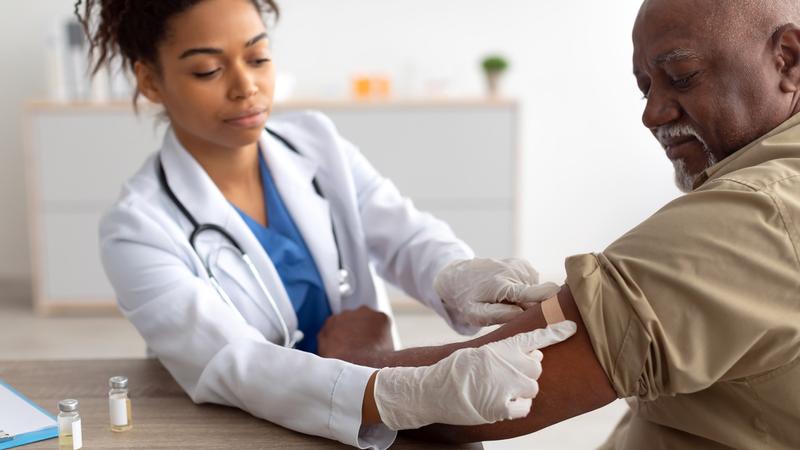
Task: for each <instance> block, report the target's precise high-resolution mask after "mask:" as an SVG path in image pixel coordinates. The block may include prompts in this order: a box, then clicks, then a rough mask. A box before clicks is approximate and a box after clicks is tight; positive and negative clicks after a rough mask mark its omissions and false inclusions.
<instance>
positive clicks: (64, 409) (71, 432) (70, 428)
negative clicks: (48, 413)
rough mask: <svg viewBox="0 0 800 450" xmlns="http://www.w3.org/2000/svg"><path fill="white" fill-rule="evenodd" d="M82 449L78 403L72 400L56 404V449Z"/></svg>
mask: <svg viewBox="0 0 800 450" xmlns="http://www.w3.org/2000/svg"><path fill="white" fill-rule="evenodd" d="M81 448H83V434H82V433H81V415H80V414H78V401H77V400H73V399H67V400H61V401H60V402H58V449H59V450H78V449H81Z"/></svg>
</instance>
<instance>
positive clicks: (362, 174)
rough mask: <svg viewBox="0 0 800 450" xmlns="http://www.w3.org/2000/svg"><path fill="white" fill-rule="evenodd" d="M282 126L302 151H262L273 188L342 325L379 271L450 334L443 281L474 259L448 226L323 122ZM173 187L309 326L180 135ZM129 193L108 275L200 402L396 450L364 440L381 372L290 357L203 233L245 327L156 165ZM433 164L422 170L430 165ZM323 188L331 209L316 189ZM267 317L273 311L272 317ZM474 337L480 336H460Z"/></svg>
mask: <svg viewBox="0 0 800 450" xmlns="http://www.w3.org/2000/svg"><path fill="white" fill-rule="evenodd" d="M268 126H269V127H270V128H272V129H273V130H274V131H276V132H277V133H278V134H280V135H281V136H283V137H284V138H286V139H287V140H288V141H289V142H290V143H292V144H293V145H294V146H295V147H296V148H297V149H298V151H299V152H300V154H299V155H298V154H297V153H294V152H292V151H291V150H289V149H288V148H287V147H286V146H285V145H284V144H282V143H281V142H280V141H279V140H277V139H275V138H274V137H272V136H270V135H269V134H268V133H266V132H264V133H263V135H262V137H261V141H260V143H261V148H262V149H263V151H264V156H265V158H266V161H267V165H268V166H269V167H270V170H271V172H272V175H273V178H274V180H275V184H276V186H277V188H278V191H279V192H280V194H281V198H282V200H283V201H284V203H285V204H286V207H287V209H288V211H289V212H290V214H291V216H292V218H293V219H294V221H295V223H296V224H297V227H298V229H299V230H300V232H301V234H302V236H303V238H304V239H305V241H306V244H307V245H308V248H309V250H310V252H311V254H312V256H313V258H314V261H315V262H316V264H317V267H318V268H319V270H320V274H321V276H322V280H323V282H324V284H325V291H326V293H327V295H328V299H329V301H330V306H331V309H332V311H333V313H334V314H336V313H339V312H341V311H343V310H350V309H355V308H357V307H359V306H361V305H367V306H370V307H373V308H380V309H382V310H384V311H385V312H387V313H389V314H391V311H389V310H388V305H379V302H378V295H377V293H376V288H375V284H374V281H373V278H372V272H371V267H372V265H374V268H375V269H376V270H377V272H378V274H380V275H381V277H382V278H384V279H386V280H387V281H389V282H391V283H393V284H395V285H397V286H399V287H401V288H402V289H404V290H405V292H407V293H408V294H409V295H411V296H412V297H414V298H417V299H420V300H421V301H422V302H424V303H426V304H427V305H428V306H430V307H431V308H432V309H434V310H435V311H436V312H437V313H438V314H439V315H441V316H442V317H444V318H445V320H447V321H448V323H451V324H452V322H451V321H450V319H449V318H448V316H447V313H446V312H445V310H444V308H443V306H442V304H441V301H440V300H439V299H438V297H437V296H436V294H435V292H434V290H433V279H434V277H435V276H436V274H437V273H438V271H439V270H440V269H441V268H442V267H444V266H445V265H446V264H447V263H449V262H450V261H452V260H454V259H459V258H470V257H472V256H473V253H472V251H471V250H470V249H469V247H467V246H466V245H465V244H464V243H463V242H461V241H459V240H458V239H457V238H456V237H455V235H454V234H453V232H452V231H451V230H450V228H449V227H448V226H447V225H446V224H444V223H443V222H440V221H438V220H437V219H435V218H434V217H432V216H431V215H428V214H425V213H422V212H419V211H417V210H416V209H415V208H414V206H413V205H412V203H411V202H410V201H409V200H408V199H406V198H403V197H402V196H401V195H400V193H399V192H398V190H397V188H395V186H394V185H393V184H392V182H391V181H389V180H387V179H385V178H383V177H381V175H380V174H379V173H378V172H377V171H376V170H375V169H374V168H373V167H372V165H370V163H369V162H368V161H367V160H366V159H365V158H364V156H362V154H361V153H360V152H359V151H358V150H357V149H356V148H355V147H354V146H353V145H352V144H350V143H349V142H347V141H346V140H344V139H343V138H342V137H341V136H340V135H339V134H338V132H337V131H336V129H335V127H334V126H333V124H332V123H331V122H330V120H328V119H327V118H326V117H325V116H323V115H321V114H319V113H297V114H291V115H285V116H283V117H282V118H275V119H272V120H271V121H270V123H269V124H268ZM158 154H160V156H161V159H162V161H163V166H164V170H165V172H166V176H167V179H168V181H169V184H170V186H171V188H172V190H173V191H174V193H175V195H176V196H177V197H178V199H179V200H180V201H181V202H182V203H183V204H184V205H185V206H186V208H187V209H188V210H189V212H190V213H191V214H192V215H193V216H194V217H195V218H196V219H197V220H198V222H200V223H213V224H217V225H220V226H222V227H224V228H225V229H226V230H228V232H229V233H231V235H232V236H234V238H235V239H237V240H238V241H239V243H240V244H241V245H242V247H243V249H244V251H245V252H246V253H248V254H249V255H250V257H251V258H252V260H253V262H254V264H255V266H256V268H257V270H258V271H259V273H260V274H261V276H262V278H263V279H264V281H265V283H266V285H267V288H268V290H269V291H270V292H271V293H272V295H273V297H274V298H275V300H276V302H277V304H278V308H279V309H280V311H281V313H282V314H283V317H284V318H285V320H286V322H287V325H288V327H289V330H290V332H293V331H294V330H296V329H297V317H296V315H295V313H294V310H293V308H292V304H291V303H290V301H289V299H288V297H287V294H286V291H285V289H284V287H283V285H282V283H281V280H280V278H279V276H278V273H277V272H276V270H275V267H274V266H273V265H272V262H271V261H270V259H269V257H268V255H267V254H266V252H265V251H264V249H263V248H262V246H261V245H260V244H259V242H258V240H257V239H256V238H255V236H254V235H253V234H252V233H251V232H250V230H249V229H248V227H247V225H246V224H245V222H244V221H243V220H242V219H241V217H240V216H239V214H238V213H237V211H236V210H235V209H234V208H233V207H232V206H231V205H230V203H228V201H227V200H225V198H224V197H223V195H222V193H221V192H220V191H219V189H217V187H216V186H215V185H214V183H213V182H212V181H211V179H210V178H209V177H208V175H207V174H206V172H205V171H204V170H203V169H202V167H201V166H200V165H199V164H198V163H197V162H196V161H195V160H194V158H193V157H192V156H191V155H190V154H189V153H188V152H187V151H186V150H185V149H184V148H183V147H182V146H181V144H180V143H179V142H178V140H177V139H176V137H175V135H174V133H173V132H172V131H171V130H168V131H167V133H166V136H165V138H164V144H163V147H162V148H161V150H160V152H158ZM158 154H156V155H153V156H151V157H150V158H149V159H148V160H147V161H146V163H145V164H144V167H142V168H141V169H140V171H139V172H138V173H137V174H136V175H135V176H134V177H133V178H132V179H131V180H130V181H128V182H127V183H126V184H125V186H124V188H123V191H122V194H121V198H120V199H119V200H118V201H117V203H116V204H115V205H114V207H113V208H112V209H111V210H110V211H109V212H108V213H107V214H106V215H105V216H104V217H103V219H102V221H101V224H100V247H101V254H102V255H101V256H102V260H103V265H104V268H105V270H106V273H107V275H108V278H109V279H110V281H111V284H112V285H113V287H114V290H115V291H116V294H117V298H118V302H119V307H120V309H121V311H122V312H123V313H124V315H125V316H126V317H127V318H128V319H129V320H130V321H131V322H132V323H133V325H134V326H135V327H136V328H137V329H138V331H139V333H141V335H142V336H143V337H144V339H145V341H146V342H147V345H148V350H149V351H150V352H151V353H152V354H155V355H156V356H157V357H158V358H159V359H160V360H161V362H162V363H163V364H164V366H165V367H166V368H167V370H169V372H170V373H171V374H172V375H173V377H175V379H176V380H177V382H178V383H179V384H180V385H181V387H182V388H183V389H184V390H185V391H186V392H187V393H188V395H189V396H190V397H191V398H192V400H193V401H194V402H196V403H204V402H210V403H217V404H222V405H229V406H235V407H237V408H241V409H243V410H245V411H248V412H249V413H251V414H253V415H255V416H257V417H260V418H263V419H266V420H268V421H270V422H273V423H276V424H279V425H281V426H284V427H286V428H290V429H292V430H296V431H299V432H302V433H307V434H312V435H317V436H322V437H326V438H329V439H335V440H338V441H340V442H343V443H345V444H349V445H352V446H356V447H360V448H387V447H388V446H389V445H391V443H392V441H393V440H394V437H395V433H393V432H392V431H391V430H389V429H388V428H386V427H384V426H375V427H364V428H363V429H362V428H361V426H360V424H361V404H362V397H363V393H364V389H365V387H366V384H367V381H368V379H369V377H370V376H371V374H372V372H373V369H370V368H366V367H361V366H357V365H353V364H349V363H346V362H343V361H339V360H333V359H324V358H320V357H318V356H316V355H312V354H309V353H305V352H302V351H299V350H292V349H287V348H284V347H282V346H281V345H280V344H276V343H280V342H282V339H283V335H282V333H281V331H280V328H279V327H278V325H277V322H276V321H275V320H274V318H273V317H269V316H265V315H264V314H263V313H262V312H261V310H260V309H258V308H256V307H255V306H254V303H253V302H266V299H264V298H262V297H263V294H261V293H260V292H261V291H260V290H259V289H258V287H257V285H256V281H255V280H254V278H253V277H252V275H251V274H250V273H249V272H248V270H247V269H246V266H245V265H244V264H243V263H242V262H241V260H240V259H239V257H238V255H237V254H236V253H234V252H233V251H229V249H226V248H224V247H226V246H227V242H226V241H224V239H223V238H222V237H221V236H220V235H219V234H218V233H214V232H206V233H203V234H202V235H201V237H200V239H199V240H198V247H199V250H200V254H201V255H203V258H208V260H209V262H210V265H211V267H212V269H213V270H214V272H215V274H216V275H217V277H218V278H219V280H220V283H221V284H222V285H223V287H224V288H225V290H226V291H227V293H228V294H229V295H230V296H231V297H232V299H233V301H234V303H235V304H236V306H237V308H238V309H239V311H240V312H241V314H242V316H243V317H244V318H245V319H246V322H243V321H242V320H241V317H238V316H237V315H236V314H235V312H234V311H233V310H232V309H231V308H229V307H228V306H227V305H226V304H225V303H224V302H223V301H222V300H221V298H220V297H219V295H218V294H217V292H216V291H215V290H214V289H213V287H212V286H211V285H210V284H209V281H208V276H207V275H206V271H205V269H204V268H203V264H202V263H201V260H200V259H199V257H198V256H197V254H195V252H194V251H193V250H192V248H191V246H190V244H189V241H188V234H189V233H190V231H191V229H192V226H191V224H190V223H189V221H188V220H187V219H186V218H185V217H184V216H183V215H182V214H181V213H180V211H179V210H178V208H177V207H176V205H175V204H174V203H173V202H172V201H170V199H169V198H168V196H167V194H166V192H165V190H164V189H162V188H161V186H160V184H159V181H158V178H157V171H156V161H157V155H158ZM420 164H424V161H420ZM314 177H316V179H317V181H318V183H319V185H320V188H321V190H322V192H323V194H324V196H325V198H322V197H320V196H319V195H318V194H317V193H316V192H315V190H314V188H313V186H312V179H313V178H314ZM331 213H332V217H333V220H334V222H335V224H336V230H337V233H338V239H339V242H340V245H341V251H342V258H343V260H344V262H345V265H346V266H347V267H348V268H349V269H350V271H351V273H352V274H353V277H352V278H353V280H354V282H355V283H354V284H355V285H354V289H355V291H354V293H353V295H351V296H349V297H346V298H341V296H340V295H339V290H338V281H337V270H338V262H337V250H336V246H335V244H334V239H333V234H332V232H331ZM265 309H266V310H269V307H268V305H267V308H265ZM461 331H466V332H469V331H474V330H461Z"/></svg>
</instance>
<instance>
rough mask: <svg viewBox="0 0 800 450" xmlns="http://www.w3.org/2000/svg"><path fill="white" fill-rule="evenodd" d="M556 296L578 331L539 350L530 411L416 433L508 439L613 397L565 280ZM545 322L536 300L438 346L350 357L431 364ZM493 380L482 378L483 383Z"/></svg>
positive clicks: (361, 361)
mask: <svg viewBox="0 0 800 450" xmlns="http://www.w3.org/2000/svg"><path fill="white" fill-rule="evenodd" d="M558 298H559V303H560V305H561V309H562V310H563V312H564V316H565V317H566V318H567V319H568V320H572V321H574V322H575V323H576V324H578V332H577V333H576V334H575V336H573V337H571V338H570V339H567V340H566V341H565V342H562V343H560V344H557V345H554V346H552V347H548V348H545V349H544V350H543V353H544V355H545V357H544V361H543V363H542V364H543V366H544V372H543V373H542V376H541V378H540V379H539V385H540V391H539V395H538V396H537V397H536V399H535V400H534V402H533V408H532V409H531V413H530V414H529V415H528V417H526V418H524V419H519V420H513V421H504V422H498V423H495V424H491V425H482V426H475V427H457V426H446V425H434V426H431V427H426V428H424V429H422V430H420V431H418V432H417V433H420V434H423V435H424V436H425V437H426V438H432V439H439V440H446V441H452V442H472V441H483V440H493V439H506V438H510V437H514V436H520V435H524V434H528V433H532V432H534V431H537V430H540V429H542V428H545V427H547V426H549V425H552V424H554V423H558V422H561V421H563V420H566V419H568V418H571V417H575V416H577V415H580V414H583V413H585V412H589V411H592V410H594V409H597V408H599V407H601V406H604V405H606V404H608V403H610V402H612V401H613V400H615V399H616V398H617V395H616V392H615V391H614V389H613V387H612V386H611V384H610V382H609V381H608V378H607V376H606V374H605V372H604V371H603V368H602V367H601V366H600V363H599V362H598V361H597V358H596V356H595V354H594V350H593V349H592V345H591V342H590V340H589V336H588V334H587V332H586V328H585V326H584V324H583V320H582V319H581V317H580V313H579V312H578V308H577V307H576V305H575V301H574V299H573V297H572V293H571V292H570V290H569V288H568V287H566V286H564V287H563V288H562V290H561V292H560V293H559V294H558ZM545 326H547V323H546V322H545V319H544V316H543V315H542V309H541V307H540V306H538V305H537V306H534V307H533V308H531V309H529V310H528V311H526V312H524V313H522V314H520V316H519V317H518V318H516V319H514V320H513V321H511V322H509V323H508V324H506V325H504V326H502V327H500V328H498V329H497V330H495V331H493V332H492V333H489V334H487V335H485V336H481V337H479V338H477V339H473V340H470V341H466V342H461V343H456V344H449V345H445V346H441V347H424V348H412V349H408V350H402V351H398V352H356V353H354V354H353V356H355V357H354V358H353V359H352V361H353V362H357V363H359V364H367V365H371V366H373V367H387V366H423V365H430V364H433V363H435V362H437V361H439V360H440V359H442V358H444V357H446V356H447V355H449V354H450V353H452V352H454V351H456V350H458V349H459V348H463V347H477V346H480V345H483V344H486V343H488V342H492V341H497V340H501V339H503V338H506V337H509V336H513V335H515V334H518V333H521V332H525V331H531V330H534V329H537V328H544V327H545ZM338 357H340V358H343V359H348V358H347V355H346V354H340V355H338ZM493 381H494V380H486V382H487V383H491V382H493ZM443 400H445V401H446V399H443Z"/></svg>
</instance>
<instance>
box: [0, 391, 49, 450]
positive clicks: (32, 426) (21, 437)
mask: <svg viewBox="0 0 800 450" xmlns="http://www.w3.org/2000/svg"><path fill="white" fill-rule="evenodd" d="M0 429H1V430H3V431H5V432H6V433H9V434H11V435H13V436H14V439H13V440H12V441H8V442H0V449H4V448H11V447H15V446H18V445H23V444H27V443H30V442H35V441H39V440H43V439H49V438H52V437H55V436H57V435H58V423H57V422H56V420H55V418H53V416H52V415H50V414H48V413H47V412H46V411H44V410H42V409H41V408H39V407H38V406H36V404H34V403H32V402H31V401H30V400H28V399H27V398H25V397H24V396H22V395H21V394H20V393H18V392H17V391H15V390H14V389H13V388H12V387H11V386H9V385H7V384H5V383H4V382H3V381H2V380H0Z"/></svg>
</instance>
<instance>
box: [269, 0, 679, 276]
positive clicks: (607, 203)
mask: <svg viewBox="0 0 800 450" xmlns="http://www.w3.org/2000/svg"><path fill="white" fill-rule="evenodd" d="M283 3H284V5H283V10H284V16H283V18H282V20H281V22H280V23H279V25H278V27H277V30H276V33H275V35H274V48H275V60H276V64H278V66H279V69H282V70H287V71H291V72H293V73H295V74H296V75H297V77H298V82H299V89H300V91H301V92H300V93H301V94H312V95H313V94H324V93H328V92H333V93H338V92H340V91H342V90H346V84H347V81H348V79H349V74H350V73H351V72H353V71H357V70H359V69H361V70H364V71H367V72H369V71H376V72H381V71H384V72H388V73H392V74H394V75H395V79H396V82H397V83H396V84H398V89H399V90H401V91H408V90H409V87H410V90H412V91H414V92H420V91H422V92H424V91H425V90H426V86H427V85H428V83H427V82H426V81H425V80H426V78H447V79H449V80H450V85H451V91H452V92H451V93H452V94H453V95H458V94H466V95H475V94H478V93H481V92H483V79H482V76H481V73H480V72H479V70H478V69H477V66H478V61H479V59H480V57H481V56H483V55H485V54H487V53H489V52H494V51H500V52H502V53H504V54H506V55H507V56H508V57H509V58H510V60H511V63H512V70H511V72H510V73H509V76H508V77H507V79H506V80H505V91H506V93H507V94H509V95H511V96H516V97H519V98H520V99H521V100H522V102H523V117H522V125H523V126H522V143H523V149H524V158H523V170H522V173H523V174H524V175H523V180H522V181H523V182H522V186H523V187H522V192H523V213H522V223H521V225H522V226H521V228H522V230H523V234H522V254H523V255H524V256H526V257H528V258H530V259H532V260H533V261H534V263H535V265H536V267H537V268H538V269H539V271H540V272H541V273H542V275H543V276H544V277H547V278H550V279H553V280H557V281H561V280H562V279H563V260H564V257H565V256H568V255H571V254H575V253H583V252H588V251H600V250H602V249H603V248H604V247H605V246H606V245H607V244H609V243H610V242H612V241H613V240H614V239H615V238H616V237H618V236H620V235H621V234H622V233H624V232H625V231H627V230H628V229H630V228H631V227H632V226H634V225H636V224H637V223H638V222H640V221H641V220H642V219H644V218H645V217H647V216H648V215H649V214H651V213H652V212H654V211H655V210H656V209H657V208H658V207H659V206H661V205H663V204H664V203H666V202H667V201H668V200H670V199H672V198H674V197H675V196H676V195H677V194H678V192H677V189H676V188H675V187H674V185H673V183H672V166H671V164H670V163H669V161H668V160H667V158H666V157H665V156H664V154H663V151H661V150H660V147H659V145H658V144H657V143H656V142H655V139H654V138H653V137H652V136H651V135H650V133H649V131H647V130H646V129H645V128H644V127H643V126H642V125H641V120H640V116H641V112H642V109H643V107H644V102H643V101H642V100H641V94H640V93H639V91H638V89H637V87H636V83H635V81H634V78H633V75H632V74H631V72H632V67H631V54H632V43H631V38H630V32H631V28H632V26H633V21H634V18H635V16H636V12H637V11H638V8H639V5H640V0H616V1H613V2H598V1H594V0H570V1H563V0H539V1H520V0H493V1H479V0H437V1H430V0H405V1H390V0H377V1H376V0H338V1H336V2H331V1H330V0H292V1H291V2H283ZM409 85H410V86H409ZM469 132H480V130H470V131H469ZM486 157H487V158H491V149H487V154H486ZM453 164H454V166H453V170H458V162H457V161H454V162H453ZM488 182H491V180H488Z"/></svg>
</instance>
